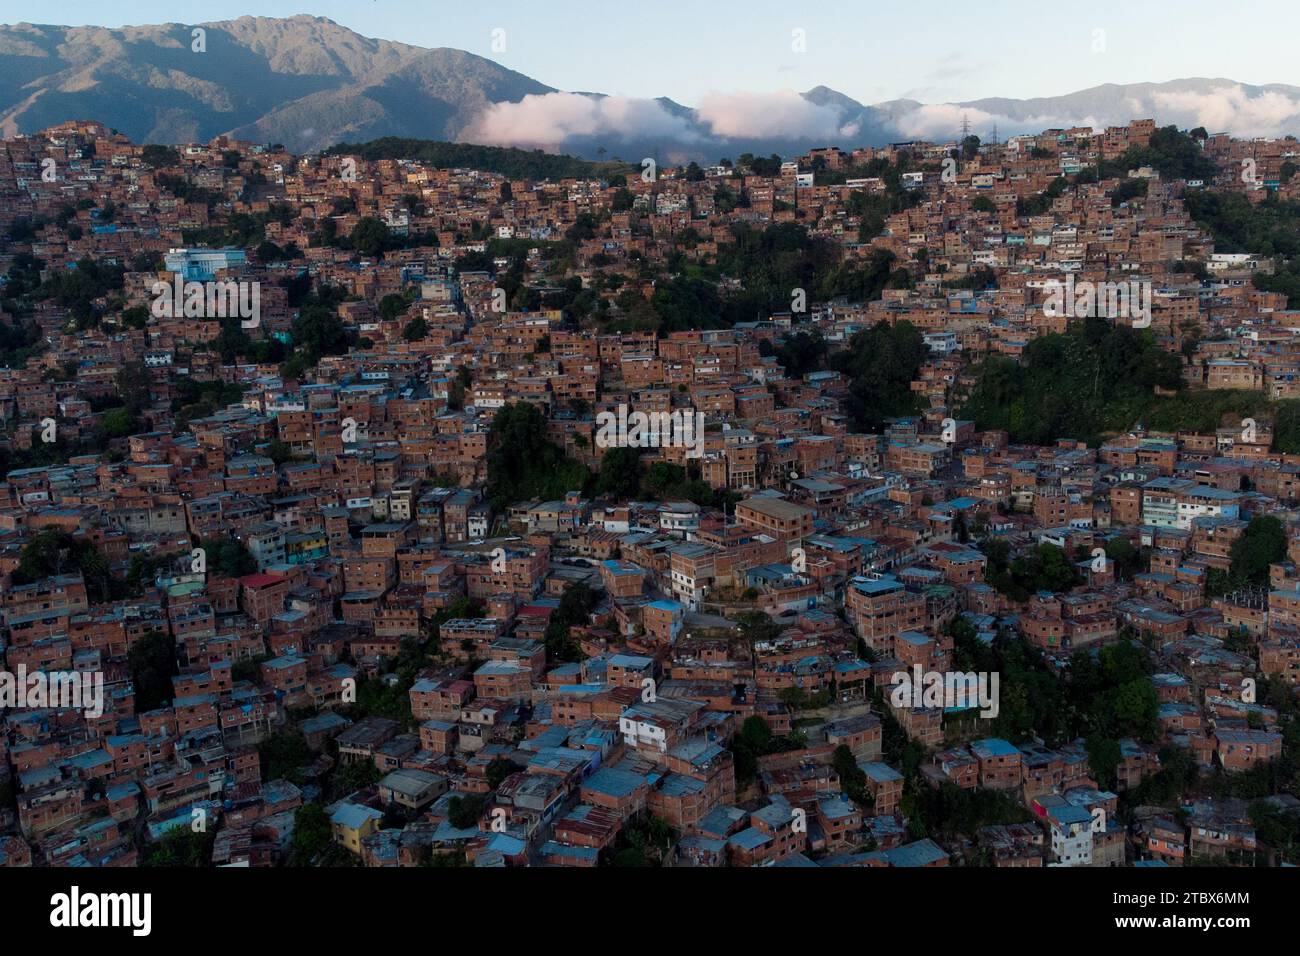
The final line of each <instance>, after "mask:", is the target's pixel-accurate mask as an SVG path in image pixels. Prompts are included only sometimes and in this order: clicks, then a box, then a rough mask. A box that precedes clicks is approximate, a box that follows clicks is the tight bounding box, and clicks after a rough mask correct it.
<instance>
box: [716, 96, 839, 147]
mask: <svg viewBox="0 0 1300 956" xmlns="http://www.w3.org/2000/svg"><path fill="white" fill-rule="evenodd" d="M695 115H696V116H697V117H698V118H699V120H700V121H701V122H703V123H704V124H705V125H706V126H708V127H709V130H710V131H711V132H712V133H713V134H714V135H715V136H726V137H734V138H736V139H756V138H760V137H768V136H770V137H779V138H781V139H826V140H830V139H834V138H835V137H838V136H852V135H854V133H856V132H857V130H856V126H855V124H850V125H849V126H845V127H841V125H840V115H839V112H838V111H837V110H834V109H832V108H831V107H829V106H819V105H818V104H816V103H813V102H811V101H809V100H806V99H804V98H803V97H802V96H800V95H799V94H798V93H796V92H794V91H793V90H782V91H780V92H777V93H717V92H714V93H707V94H705V96H704V98H703V99H702V100H700V105H699V107H698V108H697V109H696V110H695Z"/></svg>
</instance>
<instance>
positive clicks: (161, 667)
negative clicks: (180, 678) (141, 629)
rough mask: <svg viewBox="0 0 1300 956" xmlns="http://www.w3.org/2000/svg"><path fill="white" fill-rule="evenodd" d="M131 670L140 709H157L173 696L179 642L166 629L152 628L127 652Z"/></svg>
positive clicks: (137, 710) (138, 710)
mask: <svg viewBox="0 0 1300 956" xmlns="http://www.w3.org/2000/svg"><path fill="white" fill-rule="evenodd" d="M127 670H128V671H129V672H130V674H131V684H132V686H133V687H134V689H135V709H136V712H137V713H144V712H145V711H149V710H157V709H158V708H159V707H163V706H165V705H167V704H168V703H170V702H171V700H172V677H174V676H175V675H176V674H177V673H178V671H179V669H178V668H177V666H176V642H175V641H174V640H173V639H172V637H171V636H170V635H168V634H164V633H163V632H162V631H148V632H146V633H145V634H143V635H142V636H141V637H140V639H139V640H137V641H136V642H135V643H134V644H132V645H131V649H130V650H129V651H128V652H127Z"/></svg>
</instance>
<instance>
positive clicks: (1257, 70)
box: [0, 0, 1300, 105]
mask: <svg viewBox="0 0 1300 956" xmlns="http://www.w3.org/2000/svg"><path fill="white" fill-rule="evenodd" d="M295 13H309V14H313V15H316V16H324V17H329V18H330V19H332V20H335V21H336V22H338V23H341V24H343V25H344V26H347V27H350V28H351V29H354V30H356V31H357V32H359V33H363V34H366V35H367V36H377V37H383V38H386V39H391V40H400V41H402V42H406V43H412V44H416V45H418V46H430V47H432V46H450V47H457V48H460V49H464V50H468V51H470V52H472V53H478V54H481V55H483V56H486V57H489V58H491V59H493V60H496V61H497V62H499V63H501V64H503V65H504V66H507V67H510V68H511V69H515V70H518V71H520V72H522V73H526V74H527V75H529V76H531V77H533V78H534V79H536V80H539V81H540V82H543V83H546V84H549V85H551V86H554V87H557V88H559V89H564V90H591V91H599V92H603V93H612V94H622V95H624V96H631V97H646V96H669V97H672V98H673V99H675V100H677V101H678V102H681V103H684V104H686V105H695V104H696V103H697V102H698V101H699V100H700V98H701V97H702V96H703V95H704V94H706V93H708V92H710V91H739V90H744V91H752V92H771V91H777V90H788V89H795V90H805V89H808V88H809V87H812V86H816V85H818V84H825V85H826V86H830V87H832V88H834V89H837V90H839V91H841V92H843V93H846V94H848V95H849V96H852V97H854V98H855V99H858V100H861V101H862V102H865V103H872V102H879V101H881V100H887V99H893V98H897V97H907V98H911V99H917V100H921V101H923V102H930V103H934V102H943V101H945V100H968V99H976V98H980V97H985V96H1008V97H1015V98H1025V97H1032V96H1050V95H1055V94H1061V93H1068V92H1072V91H1074V90H1079V89H1083V88H1086V87H1090V86H1096V85H1098V84H1100V83H1133V82H1142V81H1162V80H1170V79H1175V78H1181V77H1187V76H1209V77H1227V78H1231V79H1234V80H1238V81H1240V82H1243V83H1252V84H1262V83H1290V84H1294V85H1297V86H1300V57H1297V56H1296V53H1295V50H1296V37H1297V35H1298V34H1300V29H1298V28H1300V4H1297V3H1296V0H1289V2H1275V0H1251V2H1250V3H1249V4H1237V3H1231V2H1229V3H1224V2H1222V0H1181V2H1165V0H1158V2H1156V0H1140V2H1134V0H1123V2H1115V0H1093V2H1090V3H1086V4H1078V5H1076V7H1075V11H1074V12H1065V11H1063V10H1061V9H1060V8H1059V7H1058V8H1056V9H1054V10H1053V9H1049V5H1048V4H1044V3H1043V2H1042V0H993V2H985V3H972V2H970V0H960V2H952V0H932V2H928V3H922V2H912V3H896V2H890V3H882V2H877V0H866V2H864V0H858V2H840V0H822V2H818V3H815V4H808V5H800V4H795V3H790V2H768V0H741V2H740V3H733V4H704V3H698V2H685V0H658V2H655V3H649V2H646V3H636V2H633V3H627V2H619V3H617V4H616V5H610V6H605V5H603V4H600V3H593V2H591V0H584V2H582V3H572V2H568V0H523V2H517V0H490V2H489V0H474V2H459V0H458V2H445V0H423V2H413V0H347V2H335V0H314V2H310V3H303V2H292V0H290V2H281V0H261V2H256V3H253V2H247V0H245V2H240V0H203V2H200V3H195V2H187V0H166V2H163V0H114V2H105V0H95V2H87V0H62V2H60V3H58V4H53V5H49V6H44V5H32V4H30V3H21V4H19V3H14V2H12V0H0V22H4V23H16V22H20V21H28V22H58V23H63V24H70V25H83V24H98V25H103V26H114V27H116V26H122V25H124V24H133V23H134V24H138V23H158V22H184V23H199V22H204V21H212V20H223V19H231V18H234V17H237V16H241V15H245V14H258V15H263V16H289V15H292V14H295ZM497 29H501V30H504V31H505V32H504V37H505V50H504V52H494V51H493V49H492V38H493V31H494V30H497ZM795 30H802V31H804V33H803V36H804V38H805V44H806V51H805V52H803V53H796V52H794V50H793V49H792V45H793V43H794V32H793V31H795ZM1098 31H1104V33H1099V32H1098ZM1099 39H1100V40H1103V41H1104V51H1094V46H1097V45H1101V44H1098V40H1099Z"/></svg>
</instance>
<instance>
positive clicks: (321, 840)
mask: <svg viewBox="0 0 1300 956" xmlns="http://www.w3.org/2000/svg"><path fill="white" fill-rule="evenodd" d="M332 841H333V835H332V833H331V830H330V820H329V817H328V816H326V814H325V810H324V808H322V807H321V805H320V804H319V803H304V804H303V805H302V806H300V807H299V808H298V809H297V810H295V811H294V814H293V862H294V863H296V864H298V865H299V866H306V865H309V864H311V863H312V862H313V861H314V860H316V858H317V857H319V856H320V855H321V854H322V853H324V852H325V850H326V849H327V848H328V847H329V845H330V843H331V842H332Z"/></svg>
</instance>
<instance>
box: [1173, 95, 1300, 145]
mask: <svg viewBox="0 0 1300 956" xmlns="http://www.w3.org/2000/svg"><path fill="white" fill-rule="evenodd" d="M1151 98H1152V101H1153V102H1154V104H1155V107H1156V110H1155V112H1157V113H1158V114H1159V115H1160V119H1161V121H1162V122H1165V123H1176V124H1177V125H1179V126H1182V127H1189V128H1190V127H1194V126H1204V127H1205V128H1206V129H1207V130H1209V131H1210V132H1211V133H1216V132H1223V131H1228V132H1232V133H1234V134H1236V135H1238V136H1282V135H1285V134H1287V133H1295V132H1297V130H1300V99H1292V98H1291V97H1289V96H1287V95H1285V94H1284V93H1276V92H1265V93H1260V94H1259V95H1258V96H1255V97H1251V96H1249V95H1248V94H1247V93H1246V91H1245V90H1244V89H1242V88H1241V87H1240V86H1220V87H1216V88H1215V89H1213V90H1211V91H1210V92H1208V93H1197V92H1193V91H1190V90H1189V91H1183V92H1169V93H1165V92H1158V93H1154V94H1152V97H1151Z"/></svg>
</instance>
